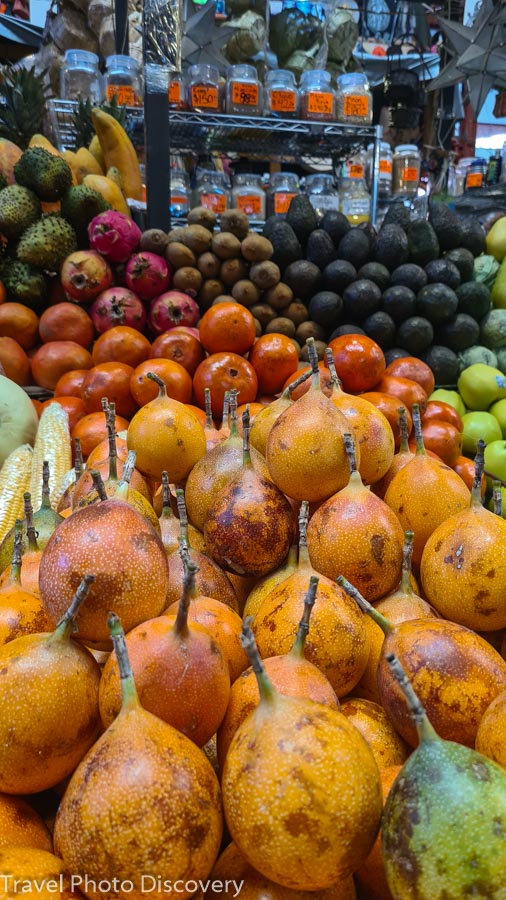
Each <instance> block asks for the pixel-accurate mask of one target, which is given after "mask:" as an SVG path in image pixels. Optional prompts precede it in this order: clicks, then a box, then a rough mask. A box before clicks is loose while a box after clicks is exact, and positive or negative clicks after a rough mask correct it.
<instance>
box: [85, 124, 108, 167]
mask: <svg viewBox="0 0 506 900" xmlns="http://www.w3.org/2000/svg"><path fill="white" fill-rule="evenodd" d="M88 150H89V151H90V153H91V155H92V156H94V157H95V159H96V161H97V162H98V164H99V166H100V168H101V169H102V173H104V172H105V170H106V165H105V159H104V154H103V152H102V147H101V146H100V141H99V139H98V136H97V135H96V134H94V135H93V137H92V139H91V141H90V145H89V147H88Z"/></svg>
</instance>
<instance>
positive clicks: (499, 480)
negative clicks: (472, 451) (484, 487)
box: [483, 469, 506, 488]
mask: <svg viewBox="0 0 506 900" xmlns="http://www.w3.org/2000/svg"><path fill="white" fill-rule="evenodd" d="M483 474H484V475H486V476H487V478H491V479H492V481H498V482H499V484H500V485H501V487H503V488H506V481H503V480H502V479H501V478H498V477H497V475H494V473H493V472H489V471H488V469H483Z"/></svg>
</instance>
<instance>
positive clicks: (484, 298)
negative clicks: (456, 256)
mask: <svg viewBox="0 0 506 900" xmlns="http://www.w3.org/2000/svg"><path fill="white" fill-rule="evenodd" d="M455 293H456V294H457V297H458V300H459V305H458V307H457V312H459V313H467V315H468V316H472V317H473V319H476V321H477V322H481V320H482V319H483V316H486V315H487V313H488V312H490V308H491V306H492V298H491V296H490V291H489V289H488V287H487V285H486V284H483V282H482V281H466V282H465V284H461V285H460V287H458V288H457V290H456V291H455Z"/></svg>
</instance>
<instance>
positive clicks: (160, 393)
mask: <svg viewBox="0 0 506 900" xmlns="http://www.w3.org/2000/svg"><path fill="white" fill-rule="evenodd" d="M146 378H151V381H154V382H155V384H157V385H158V387H159V391H158V396H159V397H166V396H167V388H166V387H165V382H164V381H162V379H161V378H159V377H158V375H156V374H155V372H146Z"/></svg>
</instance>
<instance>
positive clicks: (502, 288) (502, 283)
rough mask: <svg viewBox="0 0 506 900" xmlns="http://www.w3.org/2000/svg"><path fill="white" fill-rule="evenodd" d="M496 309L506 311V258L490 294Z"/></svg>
mask: <svg viewBox="0 0 506 900" xmlns="http://www.w3.org/2000/svg"><path fill="white" fill-rule="evenodd" d="M490 296H491V297H492V303H493V304H494V306H495V308H496V309H506V258H503V261H502V263H501V265H500V266H499V271H498V273H497V275H496V276H495V281H494V284H493V287H492V290H491V292H490Z"/></svg>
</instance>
